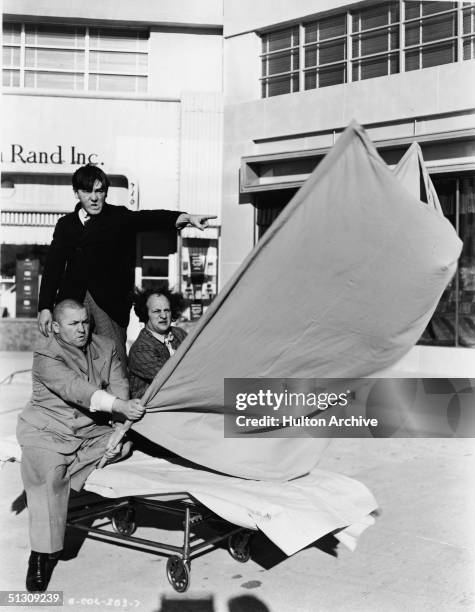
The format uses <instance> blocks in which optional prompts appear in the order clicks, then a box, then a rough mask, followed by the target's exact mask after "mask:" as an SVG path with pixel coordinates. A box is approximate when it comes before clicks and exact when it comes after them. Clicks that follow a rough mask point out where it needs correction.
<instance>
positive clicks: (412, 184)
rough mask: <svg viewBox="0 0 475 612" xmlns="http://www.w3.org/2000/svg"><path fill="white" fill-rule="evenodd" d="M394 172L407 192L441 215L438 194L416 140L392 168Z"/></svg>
mask: <svg viewBox="0 0 475 612" xmlns="http://www.w3.org/2000/svg"><path fill="white" fill-rule="evenodd" d="M394 174H395V175H396V176H397V177H398V179H399V180H400V181H401V183H402V184H403V185H404V187H405V188H406V189H407V190H408V191H409V193H411V194H412V195H414V196H417V197H418V198H419V199H420V201H421V202H425V203H426V204H428V205H429V206H431V207H432V208H433V209H434V210H436V211H438V212H439V213H440V214H441V215H442V214H443V213H442V207H441V205H440V202H439V196H438V195H437V192H436V190H435V187H434V183H433V182H432V180H431V178H430V175H429V173H428V171H427V168H426V165H425V163H424V158H423V156H422V151H421V147H420V146H419V144H418V143H417V142H413V143H412V144H411V146H410V147H409V148H408V150H407V151H406V153H405V154H404V155H403V156H402V158H401V160H400V161H399V163H398V165H397V166H396V167H395V168H394Z"/></svg>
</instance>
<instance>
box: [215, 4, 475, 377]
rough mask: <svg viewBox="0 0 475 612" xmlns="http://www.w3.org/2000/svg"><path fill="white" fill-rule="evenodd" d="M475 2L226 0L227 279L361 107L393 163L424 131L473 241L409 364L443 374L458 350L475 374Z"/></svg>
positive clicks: (460, 364)
mask: <svg viewBox="0 0 475 612" xmlns="http://www.w3.org/2000/svg"><path fill="white" fill-rule="evenodd" d="M474 11H475V6H474V3H473V2H441V1H437V2H430V1H422V2H420V1H416V0H407V1H406V0H396V1H392V2H384V1H378V2H374V1H365V2H357V3H349V2H343V1H341V0H331V1H330V0H299V1H297V2H285V1H283V0H282V1H279V0H260V1H259V2H257V3H255V2H250V1H249V0H244V1H243V2H239V3H236V2H233V0H225V20H224V92H225V106H224V118H225V122H224V125H225V128H224V178H223V209H222V218H223V224H222V250H221V270H222V276H223V280H226V279H227V278H229V277H230V275H232V273H233V272H234V271H235V270H236V268H237V267H238V266H239V264H240V262H241V261H242V259H243V258H244V257H245V255H246V254H247V253H248V252H249V250H250V249H251V248H252V246H253V245H254V244H255V243H256V241H257V240H259V238H260V236H262V234H263V233H264V232H265V231H266V229H267V227H268V226H269V224H270V223H271V222H272V221H273V219H274V218H275V217H276V216H277V215H278V214H279V212H280V211H281V210H282V208H283V207H284V206H285V205H286V204H287V203H288V202H289V201H290V199H291V198H292V196H293V195H294V193H295V192H296V190H297V189H298V188H299V186H300V185H302V183H303V182H304V180H305V179H306V178H307V177H308V176H309V174H310V172H311V171H312V170H313V169H314V168H315V166H316V165H317V164H318V162H319V160H320V159H321V158H322V157H323V156H324V155H325V153H326V152H327V151H328V150H329V149H330V148H331V146H332V145H333V143H334V142H335V140H336V139H337V138H338V136H339V134H340V133H341V132H342V131H343V129H344V128H345V127H346V126H347V125H348V124H349V123H350V122H351V120H353V119H356V120H357V121H358V122H359V123H361V124H362V125H364V127H365V128H366V130H367V131H368V133H369V136H370V138H371V139H372V140H373V142H374V143H375V144H376V146H377V148H378V150H379V152H380V154H381V155H382V156H383V158H384V159H385V161H386V162H387V163H388V164H390V165H392V164H396V163H397V162H398V161H399V160H400V158H401V157H402V155H403V154H404V153H405V151H406V150H407V148H408V146H409V145H410V144H411V143H412V142H414V141H417V142H418V143H419V144H420V145H421V147H422V151H423V155H424V158H425V160H426V164H427V166H428V169H429V171H430V173H431V178H432V180H433V182H434V184H435V187H436V189H437V192H438V195H439V198H440V200H441V204H442V207H443V210H444V214H445V215H446V216H447V217H448V218H449V220H450V221H451V222H452V223H453V225H454V227H455V229H456V230H457V232H458V234H459V236H460V238H461V239H462V240H463V244H464V247H463V252H462V255H461V258H460V261H459V267H458V271H457V274H456V276H455V278H454V279H453V281H452V283H451V284H450V286H449V287H448V288H447V290H446V292H445V293H444V295H443V296H442V299H441V301H440V303H439V306H438V308H437V311H436V313H435V315H434V317H433V319H432V321H431V324H430V325H429V327H428V328H427V330H426V332H425V333H424V335H423V337H422V338H421V341H420V346H418V347H415V349H414V350H413V351H412V352H411V353H410V354H409V355H408V356H407V358H406V360H405V361H404V363H403V364H401V370H406V371H411V370H418V371H424V372H426V373H427V374H432V375H438V374H440V373H441V372H443V371H444V372H447V365H448V363H449V362H450V368H449V369H450V371H451V375H453V376H463V375H469V374H468V373H467V372H468V371H469V369H470V368H471V373H472V374H473V371H474V368H475V361H474V353H475V351H473V349H472V350H468V349H469V348H470V347H474V346H475V300H474V297H475V247H474V218H475V217H474V214H475V204H474V195H475V140H474V136H475V122H474V117H475V115H474V112H475V110H474V109H475V87H474V82H475V81H474V77H475V71H474V44H475V43H474V38H475V22H474V19H475V15H474ZM289 248H290V247H289ZM449 347H450V348H449ZM447 351H448V352H447ZM444 368H445V369H444Z"/></svg>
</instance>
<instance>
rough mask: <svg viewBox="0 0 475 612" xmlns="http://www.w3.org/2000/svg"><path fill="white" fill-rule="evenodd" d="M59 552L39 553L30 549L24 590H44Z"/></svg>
mask: <svg viewBox="0 0 475 612" xmlns="http://www.w3.org/2000/svg"><path fill="white" fill-rule="evenodd" d="M59 554H60V553H51V554H50V553H39V552H35V551H34V550H32V551H31V554H30V558H29V560H28V571H27V573H26V590H27V591H29V592H43V591H46V589H47V587H48V583H49V581H50V578H51V574H52V573H53V569H54V567H55V565H56V563H57V562H58V556H59Z"/></svg>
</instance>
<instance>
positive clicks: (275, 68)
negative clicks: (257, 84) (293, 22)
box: [262, 27, 299, 98]
mask: <svg viewBox="0 0 475 612" xmlns="http://www.w3.org/2000/svg"><path fill="white" fill-rule="evenodd" d="M298 71H299V28H298V27H297V28H291V29H290V30H280V31H279V32H272V34H268V35H267V36H265V37H263V39H262V75H263V79H262V97H263V98H267V97H269V96H278V95H279V94H283V93H290V92H292V91H298V90H299V72H298Z"/></svg>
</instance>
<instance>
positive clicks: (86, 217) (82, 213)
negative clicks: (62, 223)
mask: <svg viewBox="0 0 475 612" xmlns="http://www.w3.org/2000/svg"><path fill="white" fill-rule="evenodd" d="M78 217H79V221H81V223H82V224H83V225H85V224H86V221H89V219H90V218H91V217H90V215H89V214H88V213H87V212H86V211H85V210H84V208H80V209H79V210H78Z"/></svg>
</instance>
